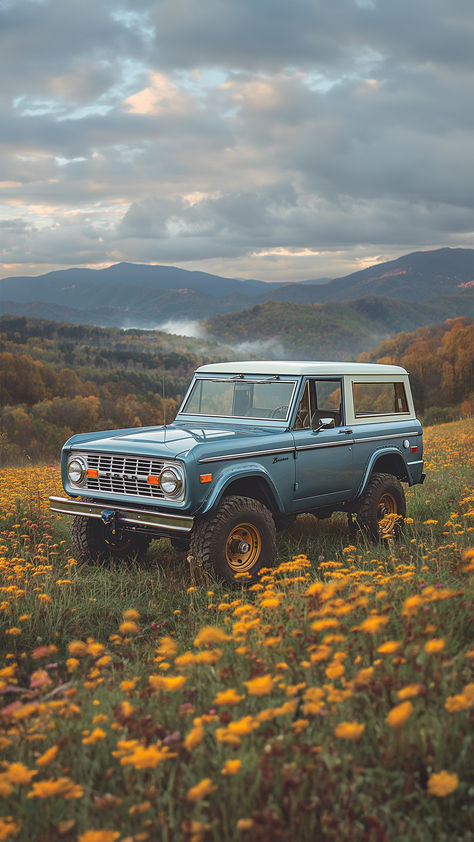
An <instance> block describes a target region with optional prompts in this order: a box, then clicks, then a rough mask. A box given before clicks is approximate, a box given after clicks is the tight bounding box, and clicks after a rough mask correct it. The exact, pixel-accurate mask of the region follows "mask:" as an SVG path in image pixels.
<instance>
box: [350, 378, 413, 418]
mask: <svg viewBox="0 0 474 842" xmlns="http://www.w3.org/2000/svg"><path fill="white" fill-rule="evenodd" d="M352 392H353V397H354V414H355V417H356V418H362V417H364V416H365V417H367V416H369V415H395V414H397V413H402V412H408V411H409V410H408V402H407V396H406V393H405V385H404V383H400V382H398V383H353V384H352Z"/></svg>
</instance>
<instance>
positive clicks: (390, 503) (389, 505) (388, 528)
mask: <svg viewBox="0 0 474 842" xmlns="http://www.w3.org/2000/svg"><path fill="white" fill-rule="evenodd" d="M399 519H400V516H399V514H398V506H397V501H396V500H395V497H394V496H393V494H390V493H389V492H386V493H385V494H382V496H381V498H380V500H379V504H378V507H377V521H378V524H379V533H380V534H381V535H392V533H393V530H394V527H395V524H396V523H398V521H399Z"/></svg>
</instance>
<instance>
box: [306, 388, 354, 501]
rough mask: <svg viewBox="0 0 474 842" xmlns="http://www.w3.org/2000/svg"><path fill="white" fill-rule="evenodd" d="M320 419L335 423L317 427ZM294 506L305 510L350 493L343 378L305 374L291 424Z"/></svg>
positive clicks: (350, 441) (350, 448) (350, 443)
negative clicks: (322, 427)
mask: <svg viewBox="0 0 474 842" xmlns="http://www.w3.org/2000/svg"><path fill="white" fill-rule="evenodd" d="M321 419H325V423H326V424H327V419H331V422H333V424H334V426H331V427H329V428H327V427H326V428H324V429H320V426H321ZM292 432H293V438H294V442H295V449H296V460H295V489H294V510H295V511H307V510H309V509H313V508H318V507H320V506H330V505H332V504H333V503H337V502H339V501H342V500H345V499H348V498H349V497H351V496H352V484H353V483H352V457H353V443H354V441H353V438H352V430H349V429H348V428H347V427H346V426H345V425H344V405H343V391H342V380H341V379H336V378H308V380H307V381H306V383H305V387H304V391H303V395H302V398H301V402H300V405H299V407H298V410H297V413H296V416H295V422H294V427H293V431H292Z"/></svg>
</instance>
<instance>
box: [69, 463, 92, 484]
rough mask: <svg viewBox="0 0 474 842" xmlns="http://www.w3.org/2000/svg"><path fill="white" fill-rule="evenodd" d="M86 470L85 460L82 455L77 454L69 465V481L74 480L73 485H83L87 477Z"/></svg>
mask: <svg viewBox="0 0 474 842" xmlns="http://www.w3.org/2000/svg"><path fill="white" fill-rule="evenodd" d="M86 470H87V468H86V463H85V460H84V459H82V457H81V456H75V457H74V458H73V459H71V461H70V462H69V463H68V466H67V476H68V480H69V482H72V483H73V485H81V484H82V483H83V482H84V479H85V477H86Z"/></svg>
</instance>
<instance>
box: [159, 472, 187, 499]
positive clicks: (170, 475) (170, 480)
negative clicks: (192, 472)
mask: <svg viewBox="0 0 474 842" xmlns="http://www.w3.org/2000/svg"><path fill="white" fill-rule="evenodd" d="M182 484H183V481H182V479H181V477H180V475H179V473H178V471H176V470H175V469H174V468H165V469H164V470H163V471H162V472H161V474H160V486H161V488H162V490H163V491H164V493H165V494H170V495H172V494H177V493H178V492H179V490H180V488H181V486H182Z"/></svg>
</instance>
